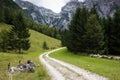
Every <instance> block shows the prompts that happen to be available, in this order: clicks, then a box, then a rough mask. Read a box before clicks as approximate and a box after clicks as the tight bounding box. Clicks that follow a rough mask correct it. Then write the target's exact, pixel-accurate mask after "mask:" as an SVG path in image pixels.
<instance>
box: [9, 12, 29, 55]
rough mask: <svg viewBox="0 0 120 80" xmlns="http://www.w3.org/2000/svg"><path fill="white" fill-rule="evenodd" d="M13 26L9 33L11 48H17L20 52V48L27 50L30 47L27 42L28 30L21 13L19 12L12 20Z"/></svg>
mask: <svg viewBox="0 0 120 80" xmlns="http://www.w3.org/2000/svg"><path fill="white" fill-rule="evenodd" d="M13 24H14V26H12V29H11V31H10V33H9V36H10V38H11V39H10V46H11V49H16V50H18V52H19V53H21V50H28V49H29V47H30V43H29V39H28V38H29V37H30V34H29V30H28V28H27V26H26V24H25V19H24V17H23V13H22V12H19V13H18V14H17V15H16V17H15V19H14V22H13Z"/></svg>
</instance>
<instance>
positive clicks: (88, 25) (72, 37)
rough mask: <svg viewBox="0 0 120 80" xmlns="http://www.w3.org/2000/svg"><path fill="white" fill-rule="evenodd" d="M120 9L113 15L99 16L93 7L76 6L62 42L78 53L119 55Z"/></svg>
mask: <svg viewBox="0 0 120 80" xmlns="http://www.w3.org/2000/svg"><path fill="white" fill-rule="evenodd" d="M119 21H120V9H119V8H116V12H115V14H114V16H113V17H107V18H101V17H99V16H98V14H97V11H96V9H95V7H93V8H92V9H91V10H90V11H88V10H87V9H86V8H85V7H83V8H78V9H77V10H76V13H75V14H74V16H73V19H72V21H71V22H70V25H69V30H64V31H63V35H62V44H63V45H64V46H67V48H68V50H70V51H72V52H75V53H79V52H83V53H95V54H112V55H120V22H119Z"/></svg>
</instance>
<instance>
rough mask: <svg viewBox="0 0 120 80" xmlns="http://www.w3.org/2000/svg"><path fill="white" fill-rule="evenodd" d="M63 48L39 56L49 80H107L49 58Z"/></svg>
mask: <svg viewBox="0 0 120 80" xmlns="http://www.w3.org/2000/svg"><path fill="white" fill-rule="evenodd" d="M60 49H63V48H59V49H55V50H52V51H49V52H45V53H44V54H42V55H40V56H39V59H40V61H41V62H42V63H43V65H44V66H45V68H46V70H47V72H48V73H49V75H50V76H51V80H108V78H105V77H102V76H99V75H97V74H94V73H91V72H89V71H87V70H84V69H81V68H79V67H77V66H74V65H72V64H69V63H65V62H63V61H60V60H57V59H54V58H51V57H49V54H51V53H52V52H55V51H57V50H60Z"/></svg>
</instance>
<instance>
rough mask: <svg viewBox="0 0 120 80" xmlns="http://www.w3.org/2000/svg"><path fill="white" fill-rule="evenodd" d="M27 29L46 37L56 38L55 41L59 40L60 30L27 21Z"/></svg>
mask: <svg viewBox="0 0 120 80" xmlns="http://www.w3.org/2000/svg"><path fill="white" fill-rule="evenodd" d="M28 24H29V28H31V29H33V30H35V31H38V32H40V33H43V34H45V35H47V36H50V37H53V38H56V39H61V30H59V29H56V28H54V27H48V26H46V25H41V24H37V23H35V22H33V21H29V22H28Z"/></svg>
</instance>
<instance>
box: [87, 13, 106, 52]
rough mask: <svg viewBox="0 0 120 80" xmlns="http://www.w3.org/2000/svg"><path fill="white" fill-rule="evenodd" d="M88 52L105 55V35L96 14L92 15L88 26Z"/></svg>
mask: <svg viewBox="0 0 120 80" xmlns="http://www.w3.org/2000/svg"><path fill="white" fill-rule="evenodd" d="M85 38H86V39H87V40H86V44H87V45H86V51H88V52H89V53H100V54H103V53H104V44H105V42H104V35H103V31H102V27H101V25H100V23H99V21H98V20H97V16H96V14H91V15H90V17H89V18H88V22H87V25H86V35H85Z"/></svg>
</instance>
